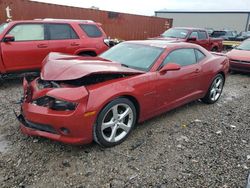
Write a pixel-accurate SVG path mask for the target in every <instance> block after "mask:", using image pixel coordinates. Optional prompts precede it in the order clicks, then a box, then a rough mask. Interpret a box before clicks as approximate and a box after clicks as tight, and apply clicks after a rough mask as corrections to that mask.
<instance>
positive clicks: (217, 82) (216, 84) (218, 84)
mask: <svg viewBox="0 0 250 188" xmlns="http://www.w3.org/2000/svg"><path fill="white" fill-rule="evenodd" d="M224 83H225V78H224V77H223V76H222V75H221V74H217V75H216V76H215V78H214V79H213V82H212V84H211V86H210V87H209V90H208V92H207V94H206V96H205V97H204V98H202V99H201V100H202V101H203V102H204V103H207V104H214V103H215V102H217V101H218V100H219V98H220V96H221V93H222V91H223V86H224Z"/></svg>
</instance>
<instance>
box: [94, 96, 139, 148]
mask: <svg viewBox="0 0 250 188" xmlns="http://www.w3.org/2000/svg"><path fill="white" fill-rule="evenodd" d="M136 116H137V114H136V109H135V106H134V104H133V103H132V102H131V101H130V100H128V99H126V98H118V99H115V100H113V101H112V102H110V103H109V104H107V105H106V106H105V107H104V109H103V110H102V111H101V112H100V114H99V116H98V117H97V121H96V125H95V127H94V140H95V141H96V142H97V143H98V144H100V145H101V146H104V147H112V146H115V145H118V144H120V143H122V142H123V141H124V140H125V139H126V138H127V137H128V135H129V134H130V132H131V131H132V129H133V127H134V125H135V122H136Z"/></svg>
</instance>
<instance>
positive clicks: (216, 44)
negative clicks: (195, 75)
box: [155, 27, 223, 52]
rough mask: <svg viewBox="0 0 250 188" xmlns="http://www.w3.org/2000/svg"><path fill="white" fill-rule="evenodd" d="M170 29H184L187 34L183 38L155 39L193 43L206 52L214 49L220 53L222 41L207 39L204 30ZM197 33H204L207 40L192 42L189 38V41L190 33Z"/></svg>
mask: <svg viewBox="0 0 250 188" xmlns="http://www.w3.org/2000/svg"><path fill="white" fill-rule="evenodd" d="M172 29H185V30H187V31H188V34H187V36H186V37H185V38H164V37H161V36H160V37H156V38H155V39H160V40H167V41H179V42H189V43H194V44H198V45H200V46H202V47H203V48H205V49H207V50H208V51H212V50H214V49H216V51H217V52H221V51H222V50H223V44H222V41H223V39H218V38H211V37H209V35H208V33H207V31H206V30H203V29H199V28H191V27H175V28H172ZM197 31H202V32H205V33H206V36H207V39H203V40H199V39H196V40H192V39H194V38H193V37H191V39H189V36H190V35H191V33H192V32H197Z"/></svg>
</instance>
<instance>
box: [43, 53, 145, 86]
mask: <svg viewBox="0 0 250 188" xmlns="http://www.w3.org/2000/svg"><path fill="white" fill-rule="evenodd" d="M112 73H121V74H142V73H144V71H140V70H135V69H131V68H127V67H124V66H122V65H121V64H120V63H117V62H112V61H107V60H105V59H102V58H99V57H80V56H74V55H65V54H60V53H50V54H49V55H48V56H47V57H46V58H45V60H44V62H43V67H42V70H41V79H43V80H54V81H59V80H75V79H78V78H82V77H84V76H88V75H93V74H112Z"/></svg>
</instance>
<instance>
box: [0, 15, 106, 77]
mask: <svg viewBox="0 0 250 188" xmlns="http://www.w3.org/2000/svg"><path fill="white" fill-rule="evenodd" d="M25 23H26V24H27V23H28V24H32V23H41V24H50V23H59V24H60V23H65V24H69V25H70V26H71V27H72V28H73V30H74V31H75V32H76V34H77V35H78V37H79V38H78V39H64V40H46V39H45V40H41V41H14V42H3V41H2V40H3V39H4V37H5V36H6V35H7V34H8V32H9V31H10V30H11V28H13V27H14V26H16V25H18V24H25ZM79 24H93V25H96V26H97V27H98V28H99V29H100V31H101V32H102V36H100V37H97V38H90V37H88V36H87V34H86V33H85V32H84V31H83V30H82V29H81V28H80V26H79ZM105 38H106V34H105V33H104V31H103V30H102V28H101V27H100V25H99V24H97V23H95V22H80V21H79V22H78V21H69V20H67V21H66V20H65V21H62V20H60V21H42V20H41V21H37V20H36V21H35V20H30V21H14V22H10V23H9V25H8V27H7V28H6V29H5V30H4V31H3V33H2V34H1V35H0V40H1V42H0V45H1V51H0V56H1V57H0V73H12V72H19V71H27V70H35V69H40V68H41V62H42V61H43V59H44V58H45V57H46V56H47V55H48V53H49V52H62V53H66V54H80V53H84V52H86V51H91V52H94V53H95V54H100V53H102V52H104V51H106V50H107V49H108V46H107V45H106V44H105V43H104V39H105Z"/></svg>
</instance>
